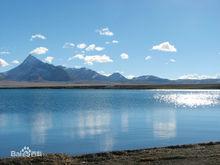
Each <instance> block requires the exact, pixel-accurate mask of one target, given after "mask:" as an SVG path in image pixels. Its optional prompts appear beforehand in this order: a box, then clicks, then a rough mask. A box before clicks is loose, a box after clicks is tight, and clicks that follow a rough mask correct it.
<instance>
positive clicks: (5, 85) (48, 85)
mask: <svg viewBox="0 0 220 165" xmlns="http://www.w3.org/2000/svg"><path fill="white" fill-rule="evenodd" d="M0 89H220V84H117V83H116V84H98V83H97V84H96V83H92V84H91V83H90V84H87V83H80V82H79V83H67V82H59V83H57V82H15V81H0Z"/></svg>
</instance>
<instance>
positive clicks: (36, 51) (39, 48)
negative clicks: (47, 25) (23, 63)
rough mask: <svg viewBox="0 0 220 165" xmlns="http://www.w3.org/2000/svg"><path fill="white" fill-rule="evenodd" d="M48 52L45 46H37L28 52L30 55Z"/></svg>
mask: <svg viewBox="0 0 220 165" xmlns="http://www.w3.org/2000/svg"><path fill="white" fill-rule="evenodd" d="M47 52H48V49H47V48H45V47H38V48H35V49H34V50H32V51H31V52H30V54H32V55H40V54H45V53H47Z"/></svg>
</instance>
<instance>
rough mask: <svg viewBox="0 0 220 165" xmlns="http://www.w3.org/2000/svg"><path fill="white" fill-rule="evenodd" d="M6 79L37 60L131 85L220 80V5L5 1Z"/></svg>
mask: <svg viewBox="0 0 220 165" xmlns="http://www.w3.org/2000/svg"><path fill="white" fill-rule="evenodd" d="M0 20H1V21H0V22H1V23H0V72H4V71H7V70H9V69H11V68H14V67H15V66H17V65H19V64H20V63H21V62H22V61H23V60H24V59H25V58H26V57H27V56H28V55H29V54H32V55H34V56H35V57H37V58H39V59H41V60H42V61H44V62H47V63H51V64H53V65H63V66H66V67H76V68H79V67H86V68H90V69H93V70H95V71H97V72H99V73H102V74H104V75H109V74H111V73H113V72H119V73H122V74H123V75H124V76H126V77H128V78H132V77H133V76H140V75H155V76H159V77H164V78H170V79H178V78H199V79H203V78H209V77H210V78H216V77H219V75H220V60H219V59H220V1H219V0H166V1H165V0H138V1H134V0H1V1H0Z"/></svg>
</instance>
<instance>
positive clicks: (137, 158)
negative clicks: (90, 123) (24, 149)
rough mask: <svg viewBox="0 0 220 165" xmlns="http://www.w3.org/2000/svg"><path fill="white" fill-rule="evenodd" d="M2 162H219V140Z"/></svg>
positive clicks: (214, 163)
mask: <svg viewBox="0 0 220 165" xmlns="http://www.w3.org/2000/svg"><path fill="white" fill-rule="evenodd" d="M0 164H22V165H25V164H68V165H69V164H105V165H106V164H114V165H117V164H149V165H152V164H153V165H154V164H162V165H163V164H168V165H169V164H170V165H173V164H174V165H175V164H176V165H177V164H178V165H183V164H187V165H191V164H193V165H194V164H195V165H203V164H205V165H209V164H210V165H219V164H220V142H215V143H214V142H210V143H202V144H192V145H180V146H170V147H163V148H151V149H142V150H129V151H120V152H105V153H97V154H87V155H82V156H69V155H65V154H48V155H45V156H42V157H32V158H4V159H0Z"/></svg>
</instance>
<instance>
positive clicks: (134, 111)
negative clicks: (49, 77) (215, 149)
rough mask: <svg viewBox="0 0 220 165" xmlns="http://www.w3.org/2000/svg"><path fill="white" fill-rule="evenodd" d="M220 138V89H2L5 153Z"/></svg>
mask: <svg viewBox="0 0 220 165" xmlns="http://www.w3.org/2000/svg"><path fill="white" fill-rule="evenodd" d="M219 140H220V91H219V90H95V89H94V90H90V89H1V90H0V156H10V152H11V151H20V150H21V149H22V148H23V147H24V146H29V147H30V148H31V149H32V150H37V151H38V150H39V151H42V152H43V153H69V154H84V153H93V152H103V151H114V150H124V149H140V148H147V147H157V146H168V145H175V144H186V143H197V142H207V141H219Z"/></svg>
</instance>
